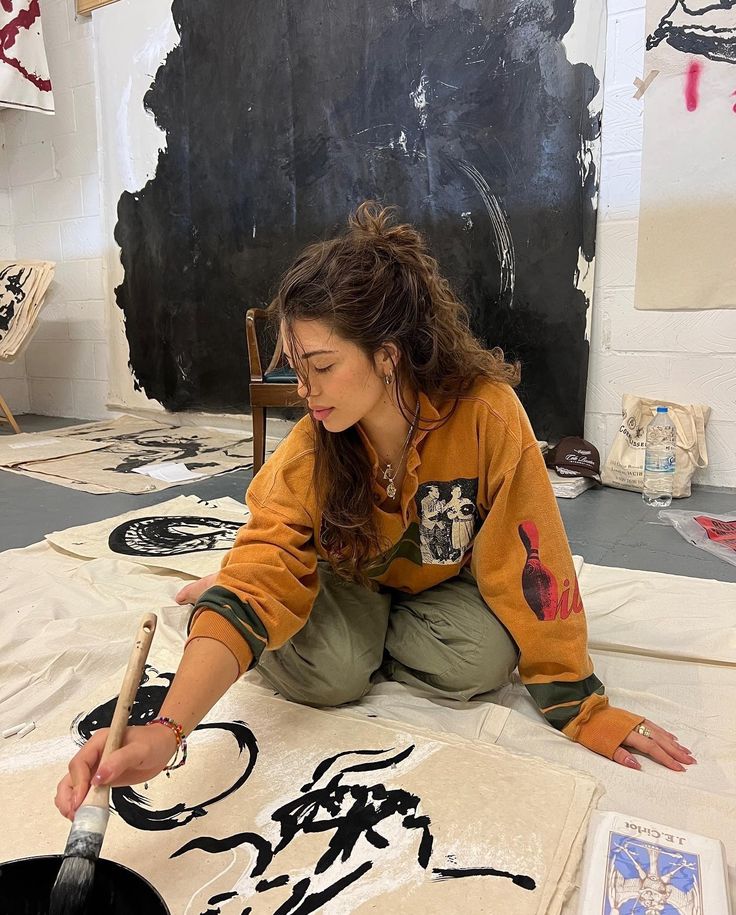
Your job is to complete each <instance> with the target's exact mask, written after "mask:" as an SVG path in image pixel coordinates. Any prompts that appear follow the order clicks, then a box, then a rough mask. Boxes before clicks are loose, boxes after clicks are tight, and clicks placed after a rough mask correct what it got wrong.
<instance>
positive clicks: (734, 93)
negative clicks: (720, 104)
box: [731, 92, 736, 114]
mask: <svg viewBox="0 0 736 915" xmlns="http://www.w3.org/2000/svg"><path fill="white" fill-rule="evenodd" d="M731 95H736V92H732V93H731ZM733 111H734V114H736V105H734V106H733Z"/></svg>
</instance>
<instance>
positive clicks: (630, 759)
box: [624, 756, 641, 769]
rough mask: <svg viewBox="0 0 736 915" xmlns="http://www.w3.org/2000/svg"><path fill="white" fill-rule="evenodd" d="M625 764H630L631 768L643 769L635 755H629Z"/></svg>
mask: <svg viewBox="0 0 736 915" xmlns="http://www.w3.org/2000/svg"><path fill="white" fill-rule="evenodd" d="M624 765H625V766H628V767H629V768H630V769H641V766H640V765H639V763H638V762H637V761H636V760H635V759H634V757H633V756H627V758H626V759H625V760H624Z"/></svg>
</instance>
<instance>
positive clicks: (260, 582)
mask: <svg viewBox="0 0 736 915" xmlns="http://www.w3.org/2000/svg"><path fill="white" fill-rule="evenodd" d="M272 308H273V310H274V312H275V316H276V317H277V318H278V320H279V322H280V328H281V332H282V335H283V340H284V352H285V355H286V357H287V359H288V360H289V362H290V363H291V364H292V365H293V366H294V367H295V369H296V371H297V374H298V377H299V379H300V382H299V394H300V396H301V397H303V398H304V399H305V400H306V402H307V405H308V407H309V415H308V416H306V417H305V418H304V419H302V420H301V421H300V422H299V423H297V425H296V426H295V428H294V429H293V430H292V432H291V433H290V435H289V436H288V437H287V439H286V440H285V441H284V442H283V443H282V445H281V446H280V447H279V448H278V450H277V451H276V453H275V454H274V455H273V456H272V457H271V458H270V460H269V461H268V462H267V463H266V464H265V465H264V467H263V468H262V470H261V471H260V472H259V473H258V475H257V476H256V477H255V479H254V480H253V482H252V483H251V485H250V487H249V490H248V494H247V501H248V506H249V508H250V511H251V518H250V520H249V522H248V524H247V525H246V526H245V527H244V528H242V529H241V531H240V532H239V534H238V537H237V540H236V543H235V545H234V547H233V548H232V550H231V551H230V552H229V553H228V555H227V557H226V558H225V560H224V562H223V564H222V567H221V569H220V571H219V572H217V573H216V574H214V575H212V576H209V577H208V578H205V579H202V580H200V581H198V582H195V583H193V584H191V585H188V586H187V587H185V588H183V589H182V591H180V592H179V595H178V596H177V600H179V602H180V603H186V602H191V603H193V604H194V605H195V606H194V611H193V613H192V616H191V619H190V624H189V638H188V640H187V643H186V647H185V651H184V654H183V658H182V661H181V664H180V666H179V670H178V672H177V675H176V678H175V680H174V682H173V684H172V687H171V689H170V691H169V693H168V695H167V698H166V700H165V703H164V705H163V707H162V709H161V715H162V716H164V717H165V718H166V719H169V720H168V721H163V722H159V723H157V724H154V725H153V726H147V727H134V728H129V729H128V732H127V735H126V741H125V745H124V746H123V747H122V748H121V749H120V750H118V751H117V752H116V753H113V754H112V755H111V756H110V757H109V759H108V760H107V761H106V763H105V765H104V766H102V767H100V768H99V769H97V765H98V762H99V756H100V752H101V748H102V745H103V743H104V739H105V732H104V731H101V732H98V733H97V734H96V735H95V736H94V737H93V738H92V739H91V740H90V741H89V742H88V743H87V744H86V746H85V747H84V748H83V749H82V750H80V751H79V753H78V754H77V755H76V756H75V757H74V759H73V760H72V761H71V763H70V765H69V774H68V775H66V776H65V777H64V779H63V780H62V781H61V783H60V784H59V789H58V793H57V801H56V803H57V806H58V808H59V810H60V811H61V812H62V813H63V814H65V815H66V816H70V817H72V816H73V813H74V810H75V809H76V807H77V806H78V805H79V804H80V803H81V801H82V799H83V798H84V795H85V793H86V791H87V788H88V785H89V782H90V778H91V777H92V776H94V778H95V781H96V782H97V783H109V784H112V785H123V784H136V783H139V782H142V781H144V780H146V779H149V778H152V777H153V776H154V775H156V774H158V773H159V772H161V771H162V770H163V769H164V768H165V767H166V764H167V761H168V760H169V759H170V758H171V757H172V755H173V753H174V750H175V749H176V747H177V744H178V740H177V733H175V732H176V731H177V730H178V731H179V736H180V735H181V734H182V733H183V734H188V733H189V732H191V731H192V730H193V728H194V727H195V726H196V725H197V724H198V722H199V721H200V720H201V719H202V718H203V717H204V716H205V715H206V713H207V712H208V711H209V709H210V708H211V707H212V706H213V705H214V704H215V702H217V700H218V699H219V698H220V697H221V696H222V695H223V694H224V693H225V692H226V690H227V689H228V688H229V686H230V685H231V684H232V683H233V682H234V681H235V680H236V679H237V678H238V677H239V676H240V674H241V673H243V672H244V671H245V670H247V669H249V668H251V667H253V666H255V665H258V667H259V669H260V671H261V673H262V674H263V676H264V677H265V679H266V680H267V681H269V683H271V684H272V685H273V686H274V687H275V688H276V689H277V690H279V692H281V693H282V694H283V695H284V696H286V697H287V698H289V699H292V700H293V701H296V702H301V703H305V704H309V705H316V706H334V705H338V704H341V703H344V702H350V701H354V700H357V699H360V697H361V696H363V695H364V694H365V693H367V692H368V690H369V689H370V686H371V678H372V677H373V675H374V674H375V673H376V672H377V671H378V670H379V669H380V670H381V671H382V672H383V673H384V674H385V675H387V676H389V677H391V678H393V679H395V680H398V681H401V682H403V683H407V684H410V685H412V686H417V687H420V688H422V689H423V690H424V691H425V692H426V693H428V694H430V695H438V696H443V697H454V698H461V699H467V698H470V697H471V696H473V695H476V694H479V693H482V692H487V691H488V690H492V689H495V688H497V687H499V686H501V685H502V684H503V683H505V682H507V681H508V679H509V677H510V675H511V673H512V671H513V670H514V668H516V667H517V665H518V669H519V673H520V675H521V679H522V681H523V682H524V683H525V685H526V687H527V689H528V690H529V693H530V694H531V696H532V698H533V699H534V700H535V701H536V702H537V704H538V706H539V708H540V710H541V712H542V713H543V714H544V715H545V717H546V718H547V720H548V721H549V723H550V724H551V725H552V726H553V727H555V728H558V729H559V730H562V731H563V732H564V733H565V734H566V735H567V736H568V737H570V738H572V739H573V740H576V741H578V742H580V743H581V744H583V745H584V746H586V747H588V748H589V749H591V750H593V751H595V752H597V753H601V754H603V755H605V756H607V757H609V758H612V759H614V760H615V761H616V762H617V763H620V764H622V765H626V766H630V767H632V768H635V769H638V768H640V765H639V763H638V762H637V761H636V759H635V757H634V756H633V755H632V751H635V752H638V753H642V754H645V755H648V756H650V757H651V758H652V759H654V760H656V761H657V762H659V763H661V764H662V765H664V766H667V767H668V768H670V769H675V770H679V771H683V770H684V765H686V764H689V763H692V762H694V759H693V757H692V756H691V755H690V752H689V751H688V750H686V749H685V748H683V747H681V746H680V745H679V744H678V742H677V740H676V739H675V738H674V736H673V735H672V734H670V733H669V732H667V731H665V730H663V729H662V728H660V727H658V726H656V725H655V724H653V723H652V722H649V721H644V720H643V719H642V716H640V715H636V714H632V713H630V712H627V711H624V710H622V709H617V708H613V707H611V706H609V704H608V700H607V699H606V697H605V696H604V695H603V692H604V690H603V685H602V684H601V683H600V681H599V680H598V679H597V678H596V676H595V674H594V673H593V668H592V664H591V661H590V658H589V657H588V654H587V646H586V625H585V618H584V614H583V613H582V612H581V611H582V604H581V603H580V602H579V601H577V602H576V603H575V605H574V608H573V610H574V612H573V611H571V610H570V609H569V607H568V604H567V600H568V598H567V596H565V595H568V593H569V592H570V591H571V589H572V585H573V584H574V583H575V571H574V568H573V563H572V558H571V555H570V550H569V547H568V544H567V540H566V538H565V533H564V530H563V526H562V522H561V519H560V515H559V512H558V509H557V503H556V501H555V498H554V495H553V493H552V490H551V487H550V484H549V481H548V478H547V472H546V468H545V466H544V462H543V460H542V457H541V454H540V451H539V448H538V445H537V442H536V439H535V436H534V433H533V432H532V429H531V426H530V424H529V421H528V419H527V417H526V414H525V413H524V410H523V408H522V406H521V404H520V403H519V401H518V399H517V398H516V396H515V394H514V393H513V391H512V385H514V384H515V383H516V381H517V376H518V369H517V367H515V366H511V365H508V364H506V363H505V362H504V361H503V355H502V354H501V353H500V352H499V351H494V352H488V351H486V350H484V349H483V348H482V347H481V345H480V344H479V343H478V342H477V341H476V340H475V339H474V338H473V336H472V335H471V334H470V332H469V330H468V323H467V314H466V311H465V309H464V307H463V306H462V305H461V304H460V303H459V302H458V300H457V299H456V298H455V296H454V295H453V293H452V291H451V290H450V287H449V284H448V283H447V281H446V280H445V279H444V278H443V277H442V276H441V275H440V273H439V271H438V267H437V264H436V262H435V261H434V260H433V259H432V258H431V257H430V256H429V254H428V252H427V249H426V247H425V244H424V242H423V240H422V238H421V236H420V235H419V234H418V233H417V232H416V231H415V230H414V229H413V228H411V227H409V226H406V225H392V223H391V215H390V213H389V212H388V211H386V210H379V209H378V208H377V207H376V206H375V205H373V204H363V205H362V206H361V207H360V208H359V209H358V211H357V213H356V214H355V216H354V217H352V218H351V220H350V222H349V226H348V230H347V231H346V232H345V233H344V234H343V235H341V236H339V237H337V238H334V239H332V240H331V241H327V242H324V243H319V244H315V245H312V246H311V247H309V248H308V249H307V250H306V251H304V253H303V254H302V255H301V256H300V257H299V258H298V259H297V260H296V262H295V263H294V265H293V266H292V267H291V269H290V270H289V271H288V273H287V274H286V276H285V278H284V279H283V281H282V284H281V287H280V289H279V292H278V294H277V296H276V299H275V301H274V303H273V306H272ZM423 512H425V513H426V514H427V517H426V518H425V517H423V514H422V513H423ZM563 603H564V604H565V608H566V610H565V612H561V611H562V610H563V608H562V604H563Z"/></svg>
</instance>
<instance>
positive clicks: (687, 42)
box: [635, 0, 736, 311]
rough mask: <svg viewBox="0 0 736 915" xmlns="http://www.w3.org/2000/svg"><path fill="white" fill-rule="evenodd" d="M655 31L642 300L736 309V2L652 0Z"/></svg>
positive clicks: (650, 21)
mask: <svg viewBox="0 0 736 915" xmlns="http://www.w3.org/2000/svg"><path fill="white" fill-rule="evenodd" d="M646 30H647V44H646V47H647V50H646V54H645V57H644V75H645V77H646V75H647V74H652V73H655V72H657V71H658V72H657V75H656V79H653V80H651V82H650V83H649V85H648V86H647V88H646V92H645V93H644V95H643V99H644V148H643V153H642V173H641V211H640V217H639V248H638V259H637V269H636V300H635V304H636V307H637V308H640V309H661V310H666V311H669V310H672V309H697V308H736V273H735V272H734V269H733V240H734V238H735V237H736V184H735V183H734V175H736V91H735V90H736V2H734V0H722V2H720V3H718V2H716V3H713V2H706V0H694V2H690V0H688V2H685V0H676V2H672V0H648V2H647V19H646ZM645 82H646V79H645Z"/></svg>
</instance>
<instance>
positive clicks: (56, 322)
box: [0, 0, 736, 487]
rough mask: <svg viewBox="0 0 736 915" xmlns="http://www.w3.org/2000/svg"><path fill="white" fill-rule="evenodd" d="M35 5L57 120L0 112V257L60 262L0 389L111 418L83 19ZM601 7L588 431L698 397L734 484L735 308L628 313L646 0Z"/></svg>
mask: <svg viewBox="0 0 736 915" xmlns="http://www.w3.org/2000/svg"><path fill="white" fill-rule="evenodd" d="M41 6H42V13H43V23H44V35H45V39H46V45H47V50H48V55H49V65H50V69H51V75H52V78H53V82H54V92H55V99H56V106H57V114H56V115H55V116H54V117H45V116H43V115H30V114H25V113H18V112H12V111H7V110H6V111H4V112H2V113H0V142H2V144H3V150H2V152H3V155H1V156H0V256H5V257H12V256H16V255H17V256H18V257H24V256H25V257H49V258H52V259H54V260H57V261H58V267H57V271H56V282H55V283H54V286H53V287H52V289H51V290H50V293H49V299H48V305H47V307H46V309H45V310H44V312H43V317H42V322H41V325H40V327H39V329H38V332H37V334H36V336H35V337H34V340H33V342H32V344H31V346H30V347H29V350H28V353H27V356H26V357H25V359H20V360H19V361H18V362H17V363H16V364H15V365H14V366H2V365H0V390H1V391H2V393H3V394H4V396H5V397H6V398H7V399H8V400H9V401H10V403H11V406H12V407H13V409H15V410H18V412H23V411H24V410H27V409H28V408H29V407H30V409H31V410H33V411H35V412H39V413H51V414H60V415H64V414H66V415H74V416H79V417H89V418H96V417H102V416H104V415H105V412H106V411H105V400H106V396H107V361H108V360H107V354H108V345H107V340H108V336H107V333H106V328H105V297H106V295H107V293H106V290H105V284H104V276H103V257H104V255H105V254H106V253H107V252H106V249H108V248H110V247H111V246H112V245H113V241H112V239H111V238H110V239H108V238H106V237H105V233H104V229H103V224H102V222H101V207H100V186H99V169H98V149H97V145H98V125H97V116H96V111H95V84H94V68H93V59H94V55H93V33H92V25H91V21H90V20H89V19H84V18H82V19H79V20H77V19H76V18H75V16H74V12H73V6H74V0H43V3H42V5H41ZM133 6H134V5H133V4H131V13H130V15H131V16H134V15H138V13H137V12H134V11H133ZM166 6H167V15H168V5H166ZM608 6H609V29H608V42H607V73H606V81H605V107H604V127H603V162H602V174H601V198H600V213H599V224H598V258H597V270H596V290H595V303H594V308H593V317H592V338H591V360H590V372H589V386H588V404H587V413H586V430H587V431H586V435H587V436H588V438H590V439H591V440H592V441H594V442H595V443H596V445H598V447H599V448H600V450H601V452H602V453H603V454H604V455H605V454H606V453H607V451H608V449H609V448H610V445H611V442H612V440H613V437H614V435H615V433H616V430H617V428H618V425H619V409H620V403H621V396H622V394H623V393H624V392H625V391H634V392H636V393H640V394H644V395H650V396H654V397H662V398H666V399H672V400H683V401H696V400H702V401H703V402H704V403H707V404H710V405H711V406H712V408H713V415H712V419H711V424H710V426H709V429H708V444H709V448H710V460H711V464H710V467H709V468H708V470H707V471H705V472H704V473H702V474H701V475H700V481H701V482H705V483H711V484H715V485H726V486H732V487H733V486H736V417H735V415H734V401H735V400H736V389H735V388H734V382H733V377H734V375H735V374H736V372H734V359H735V354H736V328H735V325H736V316H734V314H733V312H725V311H720V312H715V311H714V312H692V313H684V312H670V313H667V312H656V313H655V312H637V311H635V310H634V307H633V290H634V283H635V268H636V244H637V233H638V215H639V178H640V166H641V148H642V112H643V103H642V102H641V101H637V100H635V99H634V98H633V95H634V92H635V88H634V86H633V81H634V79H635V78H636V77H641V76H643V73H642V70H643V59H644V0H609V4H608ZM120 8H122V4H121V5H120ZM131 27H135V24H133V25H132V26H131ZM8 188H9V190H10V193H9V194H8V193H7V189H8ZM26 371H27V378H28V381H27V383H26Z"/></svg>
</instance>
